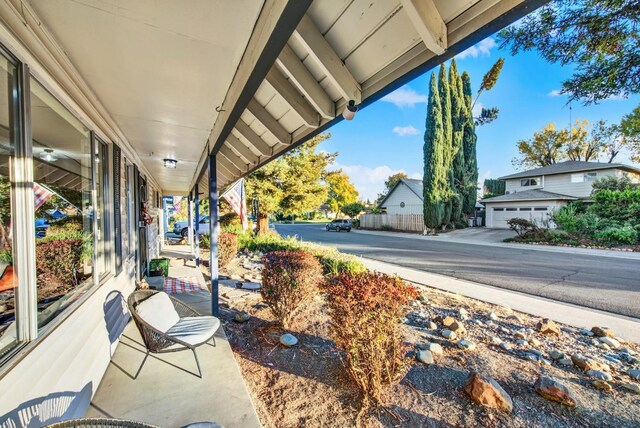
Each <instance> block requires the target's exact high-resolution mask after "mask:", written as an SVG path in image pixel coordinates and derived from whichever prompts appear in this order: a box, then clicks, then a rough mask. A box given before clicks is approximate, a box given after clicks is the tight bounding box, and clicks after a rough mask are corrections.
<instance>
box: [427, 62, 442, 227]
mask: <svg viewBox="0 0 640 428" xmlns="http://www.w3.org/2000/svg"><path fill="white" fill-rule="evenodd" d="M444 144H445V130H444V126H443V123H442V106H441V104H440V94H439V92H438V85H437V82H436V76H435V74H434V73H431V82H430V87H429V103H428V105H427V119H426V131H425V133H424V179H423V183H424V187H423V196H424V207H423V209H424V225H425V227H427V228H428V229H436V228H437V227H439V226H440V224H442V218H443V211H444V196H445V195H444V194H443V193H444V190H445V189H446V188H444V186H445V185H446V168H444V164H443V154H444V151H443V146H444Z"/></svg>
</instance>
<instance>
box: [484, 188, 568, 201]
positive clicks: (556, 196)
mask: <svg viewBox="0 0 640 428" xmlns="http://www.w3.org/2000/svg"><path fill="white" fill-rule="evenodd" d="M576 199H578V198H576V197H573V196H569V195H562V194H560V193H553V192H545V191H544V190H539V189H533V190H525V191H524V192H514V193H509V194H506V195H501V196H494V197H493V198H487V199H481V200H480V202H482V203H487V202H489V203H491V202H516V201H548V200H571V201H573V200H576Z"/></svg>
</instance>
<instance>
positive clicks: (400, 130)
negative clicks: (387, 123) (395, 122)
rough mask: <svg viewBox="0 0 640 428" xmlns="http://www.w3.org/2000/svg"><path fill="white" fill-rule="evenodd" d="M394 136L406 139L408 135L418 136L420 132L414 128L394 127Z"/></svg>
mask: <svg viewBox="0 0 640 428" xmlns="http://www.w3.org/2000/svg"><path fill="white" fill-rule="evenodd" d="M391 131H392V132H393V133H394V134H396V135H398V136H400V137H406V136H407V135H418V134H419V133H420V131H418V130H417V129H416V128H414V127H413V126H411V125H409V126H394V127H393V129H392V130H391Z"/></svg>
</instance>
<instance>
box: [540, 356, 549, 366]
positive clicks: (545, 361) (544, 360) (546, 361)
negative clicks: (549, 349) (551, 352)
mask: <svg viewBox="0 0 640 428" xmlns="http://www.w3.org/2000/svg"><path fill="white" fill-rule="evenodd" d="M538 361H540V362H541V363H542V364H545V365H547V366H550V365H551V364H552V363H551V361H550V360H547V359H546V358H545V357H538Z"/></svg>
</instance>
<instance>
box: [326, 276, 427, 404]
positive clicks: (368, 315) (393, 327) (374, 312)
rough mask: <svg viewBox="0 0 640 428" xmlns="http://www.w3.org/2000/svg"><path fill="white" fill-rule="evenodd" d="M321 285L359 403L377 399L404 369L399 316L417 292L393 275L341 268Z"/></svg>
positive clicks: (403, 349)
mask: <svg viewBox="0 0 640 428" xmlns="http://www.w3.org/2000/svg"><path fill="white" fill-rule="evenodd" d="M326 288H327V291H328V292H329V293H328V296H327V305H328V308H329V316H330V318H331V327H330V331H331V337H332V338H333V340H334V342H335V344H336V346H337V347H338V348H339V349H341V350H342V351H343V352H344V363H345V364H344V365H345V368H346V370H347V373H348V375H349V377H350V378H351V379H352V380H353V382H354V383H355V384H356V385H357V387H358V389H359V390H360V391H361V392H362V396H363V404H364V406H363V407H366V406H367V405H368V404H370V403H373V404H375V405H382V404H384V393H385V391H386V389H387V388H388V387H389V385H390V384H392V383H393V382H396V381H398V380H399V379H400V378H401V375H402V373H403V371H404V369H405V361H406V360H405V358H404V355H405V352H406V348H405V346H404V344H403V335H402V333H401V330H400V326H401V324H400V319H401V318H402V317H403V316H405V315H406V313H407V311H408V307H409V302H410V301H412V300H414V299H415V298H416V297H417V295H418V293H417V291H416V289H415V288H414V287H413V286H411V285H409V284H407V283H406V282H404V281H403V280H401V279H400V278H398V277H392V276H388V275H384V274H381V273H375V272H366V273H361V274H357V275H351V274H347V273H343V274H340V275H337V276H334V277H331V278H330V279H329V280H328V284H327V287H326Z"/></svg>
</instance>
